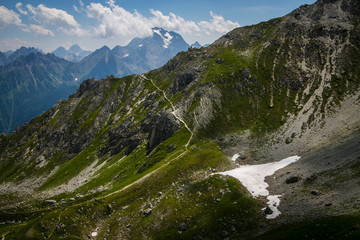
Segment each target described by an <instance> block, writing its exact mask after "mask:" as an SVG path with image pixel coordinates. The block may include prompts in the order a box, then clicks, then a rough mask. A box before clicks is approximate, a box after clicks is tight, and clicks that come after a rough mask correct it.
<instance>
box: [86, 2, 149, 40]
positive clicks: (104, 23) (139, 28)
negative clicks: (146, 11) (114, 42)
mask: <svg viewBox="0 0 360 240" xmlns="http://www.w3.org/2000/svg"><path fill="white" fill-rule="evenodd" d="M109 4H110V7H106V6H103V5H102V4H100V3H90V5H89V6H87V11H88V17H90V18H94V19H97V20H98V22H99V24H98V25H97V26H96V27H95V28H94V30H95V33H96V34H97V35H98V36H101V37H104V38H106V37H115V36H127V37H130V38H131V37H135V36H137V37H146V36H151V35H152V31H151V27H152V26H151V24H150V23H149V21H148V19H147V18H145V17H143V16H142V15H141V14H139V13H138V12H137V11H134V12H133V13H131V12H128V11H126V10H125V9H124V8H122V7H119V6H116V5H113V3H112V2H110V3H109ZM111 6H113V7H111Z"/></svg>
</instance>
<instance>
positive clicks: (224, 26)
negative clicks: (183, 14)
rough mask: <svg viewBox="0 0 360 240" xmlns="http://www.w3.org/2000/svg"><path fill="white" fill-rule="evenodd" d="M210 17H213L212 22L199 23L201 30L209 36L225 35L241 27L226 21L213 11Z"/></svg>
mask: <svg viewBox="0 0 360 240" xmlns="http://www.w3.org/2000/svg"><path fill="white" fill-rule="evenodd" d="M210 15H211V17H212V19H211V20H210V21H201V22H199V26H200V27H201V30H202V31H205V32H206V33H208V34H210V33H211V32H213V33H219V34H225V33H227V32H229V31H230V30H232V29H234V28H237V27H240V24H239V23H237V22H232V21H230V20H227V21H225V19H224V17H222V16H219V15H216V14H215V13H213V12H212V11H211V12H210Z"/></svg>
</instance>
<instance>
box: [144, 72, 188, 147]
mask: <svg viewBox="0 0 360 240" xmlns="http://www.w3.org/2000/svg"><path fill="white" fill-rule="evenodd" d="M140 77H142V78H143V79H145V80H148V81H150V82H151V84H152V85H153V86H154V87H155V88H156V89H157V90H158V91H160V92H162V94H163V96H164V98H165V99H166V101H168V102H169V103H170V106H171V109H172V110H173V111H172V112H171V114H172V115H174V117H175V118H176V119H177V120H178V121H179V122H181V123H182V124H183V125H184V127H185V128H186V129H187V130H188V131H189V132H190V138H189V140H188V141H187V143H186V144H185V148H187V147H188V146H189V144H190V142H191V140H192V138H193V136H194V133H193V131H191V129H190V128H189V126H188V125H187V123H186V122H185V121H184V120H183V119H182V118H181V117H180V116H178V115H177V114H176V112H177V109H176V108H175V106H174V104H173V103H172V102H171V100H170V99H169V98H168V97H167V96H166V93H165V91H164V90H162V89H161V88H159V87H158V86H157V85H156V84H155V83H154V81H153V80H152V79H149V78H147V77H146V76H145V75H144V74H141V75H140Z"/></svg>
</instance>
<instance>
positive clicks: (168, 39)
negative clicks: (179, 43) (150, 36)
mask: <svg viewBox="0 0 360 240" xmlns="http://www.w3.org/2000/svg"><path fill="white" fill-rule="evenodd" d="M153 31H154V33H156V34H158V35H159V36H160V37H161V38H162V39H163V41H164V45H163V48H168V47H169V45H170V43H171V39H173V36H171V34H170V33H168V32H166V33H165V35H164V36H163V35H162V34H161V32H160V30H159V29H154V30H153Z"/></svg>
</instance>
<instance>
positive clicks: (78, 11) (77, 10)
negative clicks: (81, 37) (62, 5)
mask: <svg viewBox="0 0 360 240" xmlns="http://www.w3.org/2000/svg"><path fill="white" fill-rule="evenodd" d="M73 8H74V10H75V12H77V13H81V11H80V10H79V8H78V7H77V6H75V5H73Z"/></svg>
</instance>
